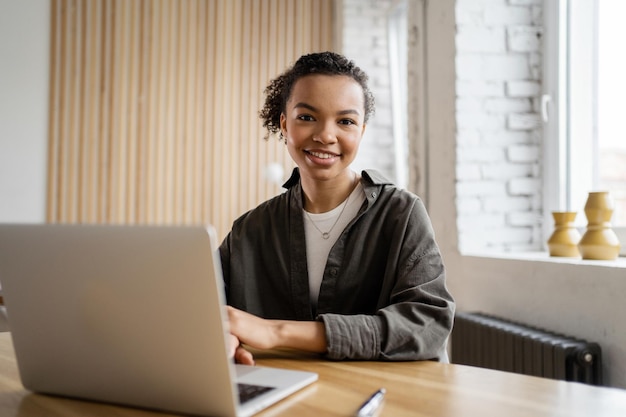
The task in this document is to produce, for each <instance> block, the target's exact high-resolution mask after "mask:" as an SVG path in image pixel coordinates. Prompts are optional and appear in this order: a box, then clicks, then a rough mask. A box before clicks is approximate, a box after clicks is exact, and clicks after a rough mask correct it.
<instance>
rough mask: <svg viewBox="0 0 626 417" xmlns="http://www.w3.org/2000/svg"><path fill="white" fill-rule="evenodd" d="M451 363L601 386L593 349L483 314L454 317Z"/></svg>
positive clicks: (597, 357) (597, 356)
mask: <svg viewBox="0 0 626 417" xmlns="http://www.w3.org/2000/svg"><path fill="white" fill-rule="evenodd" d="M451 344H452V352H451V353H452V358H451V359H452V362H453V363H458V364H463V365H472V366H480V367H483V368H491V369H498V370H501V371H508V372H515V373H519V374H526V375H534V376H541V377H546V378H552V379H559V380H564V381H576V382H582V383H586V384H591V385H602V353H601V350H600V346H599V345H598V344H597V343H591V342H587V341H585V340H580V339H577V338H574V337H570V336H564V335H561V334H557V333H554V332H551V331H547V330H544V329H540V328H535V327H531V326H527V325H525V324H522V323H517V322H513V321H509V320H505V319H503V318H499V317H495V316H491V315H488V314H483V313H467V312H457V313H456V316H455V321H454V329H453V330H452V341H451Z"/></svg>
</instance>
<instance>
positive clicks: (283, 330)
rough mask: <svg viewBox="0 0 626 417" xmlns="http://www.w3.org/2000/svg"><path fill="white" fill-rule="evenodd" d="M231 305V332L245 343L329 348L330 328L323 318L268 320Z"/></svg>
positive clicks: (320, 350)
mask: <svg viewBox="0 0 626 417" xmlns="http://www.w3.org/2000/svg"><path fill="white" fill-rule="evenodd" d="M227 309H228V310H227V311H228V321H229V323H230V332H231V334H232V335H234V336H235V338H236V339H237V340H238V341H239V342H241V343H244V344H246V345H248V346H251V347H253V348H255V349H273V348H277V347H286V348H293V349H300V350H304V351H308V352H318V353H323V352H326V332H325V329H324V324H323V323H322V322H318V321H290V320H266V319H262V318H260V317H257V316H254V315H252V314H250V313H246V312H245V311H241V310H238V309H236V308H234V307H231V306H227ZM248 354H249V352H248ZM250 356H252V355H251V354H250Z"/></svg>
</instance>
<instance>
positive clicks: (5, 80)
mask: <svg viewBox="0 0 626 417" xmlns="http://www.w3.org/2000/svg"><path fill="white" fill-rule="evenodd" d="M49 31H50V5H49V1H47V0H25V1H24V0H22V1H15V0H0V222H43V221H44V220H45V199H46V154H47V134H48V74H49V71H48V69H49Z"/></svg>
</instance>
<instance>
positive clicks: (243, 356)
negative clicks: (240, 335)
mask: <svg viewBox="0 0 626 417" xmlns="http://www.w3.org/2000/svg"><path fill="white" fill-rule="evenodd" d="M228 357H229V358H233V359H235V363H240V364H242V365H254V357H253V356H252V353H250V352H248V351H247V350H246V349H244V348H243V347H242V346H241V343H240V342H239V339H237V336H235V335H234V334H232V333H231V334H230V335H229V346H228Z"/></svg>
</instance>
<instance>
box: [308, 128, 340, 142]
mask: <svg viewBox="0 0 626 417" xmlns="http://www.w3.org/2000/svg"><path fill="white" fill-rule="evenodd" d="M313 140H314V141H316V142H320V143H324V144H328V143H334V142H335V141H336V140H337V136H336V135H335V132H334V131H333V129H332V127H330V126H327V125H324V126H322V127H321V128H320V129H319V130H318V131H317V132H316V133H315V135H313Z"/></svg>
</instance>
